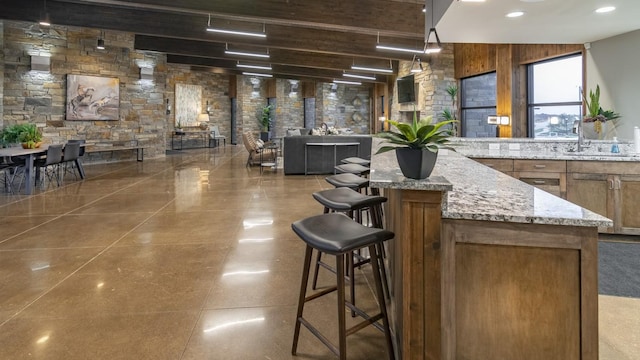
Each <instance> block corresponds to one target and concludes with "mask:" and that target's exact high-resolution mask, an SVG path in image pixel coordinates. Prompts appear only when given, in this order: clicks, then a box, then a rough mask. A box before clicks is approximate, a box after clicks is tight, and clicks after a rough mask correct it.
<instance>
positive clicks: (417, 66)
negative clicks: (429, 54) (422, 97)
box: [411, 55, 424, 73]
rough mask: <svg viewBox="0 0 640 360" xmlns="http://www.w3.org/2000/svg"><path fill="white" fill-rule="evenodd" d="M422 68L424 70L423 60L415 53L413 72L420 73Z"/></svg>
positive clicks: (412, 64)
mask: <svg viewBox="0 0 640 360" xmlns="http://www.w3.org/2000/svg"><path fill="white" fill-rule="evenodd" d="M422 70H424V69H423V68H422V60H420V58H419V57H417V56H415V55H413V60H411V72H412V73H419V72H421V71H422Z"/></svg>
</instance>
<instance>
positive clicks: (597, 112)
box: [582, 85, 620, 139]
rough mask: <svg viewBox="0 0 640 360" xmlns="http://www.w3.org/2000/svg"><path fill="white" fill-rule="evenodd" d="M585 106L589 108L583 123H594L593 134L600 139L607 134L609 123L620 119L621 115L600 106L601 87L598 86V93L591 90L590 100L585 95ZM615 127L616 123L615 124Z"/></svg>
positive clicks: (583, 96)
mask: <svg viewBox="0 0 640 360" xmlns="http://www.w3.org/2000/svg"><path fill="white" fill-rule="evenodd" d="M582 98H583V99H584V104H585V106H586V108H587V114H586V116H585V117H584V119H583V121H584V122H585V123H593V132H594V133H595V134H596V135H595V136H596V137H597V138H598V139H602V138H603V133H605V132H606V130H605V129H604V128H605V125H606V123H607V122H608V121H612V122H613V120H616V119H619V118H620V114H618V113H616V112H615V111H613V110H603V109H602V106H600V85H596V91H595V92H593V90H589V98H588V99H587V97H586V96H585V95H584V94H583V95H582ZM614 126H615V123H614Z"/></svg>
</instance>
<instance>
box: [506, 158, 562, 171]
mask: <svg viewBox="0 0 640 360" xmlns="http://www.w3.org/2000/svg"><path fill="white" fill-rule="evenodd" d="M513 171H537V172H561V173H564V172H566V171H567V162H566V161H561V160H514V161H513Z"/></svg>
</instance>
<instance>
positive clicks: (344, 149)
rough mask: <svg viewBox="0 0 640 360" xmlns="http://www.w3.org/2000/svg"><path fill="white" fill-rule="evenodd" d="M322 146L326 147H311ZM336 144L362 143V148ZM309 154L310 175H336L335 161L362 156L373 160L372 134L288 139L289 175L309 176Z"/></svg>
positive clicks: (285, 146) (286, 159) (286, 165)
mask: <svg viewBox="0 0 640 360" xmlns="http://www.w3.org/2000/svg"><path fill="white" fill-rule="evenodd" d="M310 143H311V144H318V143H322V144H325V145H322V146H321V145H308V144H310ZM334 143H358V144H359V145H353V146H351V145H350V146H345V145H338V146H333V145H330V144H334ZM305 151H306V160H307V161H306V162H307V168H306V173H307V174H333V167H334V151H335V161H336V163H337V164H340V160H342V159H344V158H347V157H351V156H359V157H361V158H364V159H370V158H371V135H323V136H319V135H301V136H286V137H285V138H284V144H283V157H284V173H285V175H293V174H305Z"/></svg>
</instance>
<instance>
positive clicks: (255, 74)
mask: <svg viewBox="0 0 640 360" xmlns="http://www.w3.org/2000/svg"><path fill="white" fill-rule="evenodd" d="M242 75H247V76H261V77H269V78H270V77H273V75H271V74H262V73H254V72H243V73H242Z"/></svg>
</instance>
